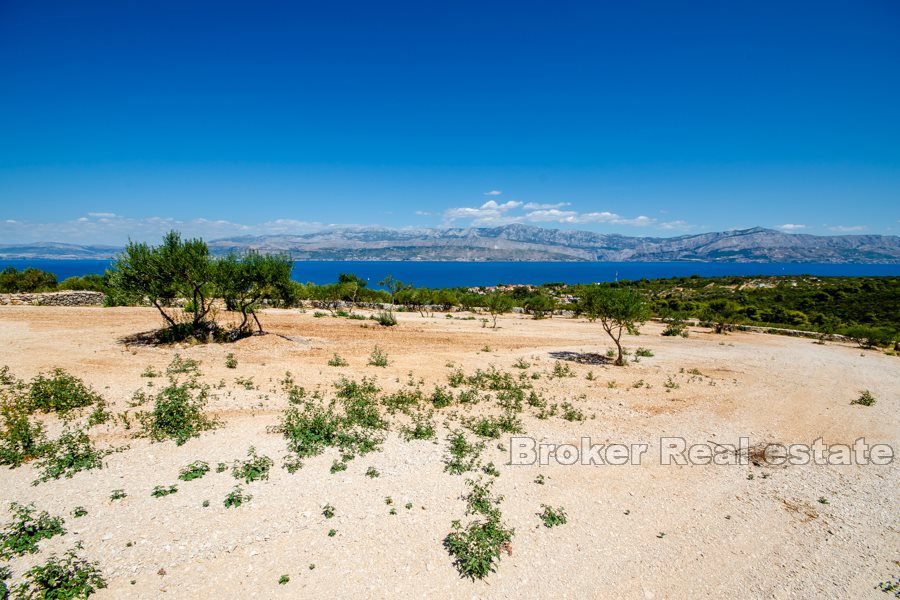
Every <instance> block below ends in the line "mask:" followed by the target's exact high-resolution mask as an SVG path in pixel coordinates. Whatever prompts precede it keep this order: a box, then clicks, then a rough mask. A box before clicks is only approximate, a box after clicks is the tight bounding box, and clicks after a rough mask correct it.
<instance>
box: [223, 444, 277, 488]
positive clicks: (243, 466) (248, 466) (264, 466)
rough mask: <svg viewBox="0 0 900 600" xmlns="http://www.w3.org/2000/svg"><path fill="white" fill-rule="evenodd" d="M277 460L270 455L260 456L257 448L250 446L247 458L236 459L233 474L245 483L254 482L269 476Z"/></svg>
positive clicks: (232, 469)
mask: <svg viewBox="0 0 900 600" xmlns="http://www.w3.org/2000/svg"><path fill="white" fill-rule="evenodd" d="M273 464H275V462H274V461H273V460H272V459H271V458H269V457H268V456H259V455H258V454H257V453H256V448H254V447H253V446H250V449H249V450H247V460H236V461H235V462H234V466H232V467H231V474H232V476H234V478H235V479H242V480H243V481H244V483H252V482H254V481H260V480H263V479H268V478H269V469H271V468H272V465H273Z"/></svg>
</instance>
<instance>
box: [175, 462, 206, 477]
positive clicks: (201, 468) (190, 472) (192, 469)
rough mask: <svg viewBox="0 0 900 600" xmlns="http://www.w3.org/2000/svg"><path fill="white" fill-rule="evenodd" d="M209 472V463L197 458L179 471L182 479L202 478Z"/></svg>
mask: <svg viewBox="0 0 900 600" xmlns="http://www.w3.org/2000/svg"><path fill="white" fill-rule="evenodd" d="M207 473H209V463H206V462H204V461H202V460H195V461H194V462H192V463H191V464H189V465H188V466H186V467H184V468H183V469H181V471H180V472H179V473H178V479H180V480H182V481H193V480H194V479H200V478H201V477H203V476H204V475H206V474H207Z"/></svg>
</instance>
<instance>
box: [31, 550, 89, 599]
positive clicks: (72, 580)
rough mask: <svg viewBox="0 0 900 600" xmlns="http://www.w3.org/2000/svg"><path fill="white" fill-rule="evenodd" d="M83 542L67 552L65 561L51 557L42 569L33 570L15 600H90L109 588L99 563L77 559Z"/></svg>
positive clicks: (64, 557) (37, 566) (34, 568)
mask: <svg viewBox="0 0 900 600" xmlns="http://www.w3.org/2000/svg"><path fill="white" fill-rule="evenodd" d="M80 549H81V542H78V543H77V544H76V545H75V547H74V548H72V549H71V550H69V551H68V552H66V553H65V554H64V555H63V557H62V558H59V557H57V556H56V555H52V556H50V558H48V559H47V562H46V563H44V564H43V565H35V566H33V567H31V569H29V570H28V571H27V572H26V573H25V577H24V582H23V583H21V584H20V585H19V586H17V587H16V588H15V590H14V596H15V597H16V598H22V599H23V600H24V599H34V600H37V599H43V598H46V599H51V598H87V597H88V596H91V595H92V594H93V593H94V592H96V591H97V590H99V589H103V588H105V587H106V580H105V579H104V578H103V575H102V574H101V572H100V569H99V567H98V566H97V563H92V562H89V561H87V560H84V559H82V558H80V557H79V556H78V550H80Z"/></svg>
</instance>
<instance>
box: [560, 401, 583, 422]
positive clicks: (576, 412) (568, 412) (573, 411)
mask: <svg viewBox="0 0 900 600" xmlns="http://www.w3.org/2000/svg"><path fill="white" fill-rule="evenodd" d="M560 410H562V413H561V414H560V417H562V418H563V419H565V420H566V421H572V422H574V421H578V422H582V421H584V420H585V416H584V412H583V411H582V410H581V409H580V408H577V407H576V406H573V405H572V404H570V403H568V402H563V403H562V405H560Z"/></svg>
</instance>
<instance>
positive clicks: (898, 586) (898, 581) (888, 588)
mask: <svg viewBox="0 0 900 600" xmlns="http://www.w3.org/2000/svg"><path fill="white" fill-rule="evenodd" d="M875 589H876V590H881V591H882V592H884V593H885V594H890V593H893V594H894V598H900V577H896V578H895V579H894V581H891V580H888V581H882V582H881V583H879V584H878V585H876V586H875Z"/></svg>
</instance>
